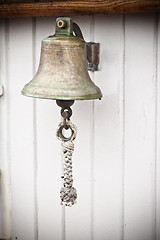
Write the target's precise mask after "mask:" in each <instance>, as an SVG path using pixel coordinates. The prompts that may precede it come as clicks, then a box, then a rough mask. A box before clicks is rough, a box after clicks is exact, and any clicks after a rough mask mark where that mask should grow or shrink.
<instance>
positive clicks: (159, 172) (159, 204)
mask: <svg viewBox="0 0 160 240" xmlns="http://www.w3.org/2000/svg"><path fill="white" fill-rule="evenodd" d="M157 27H158V29H157V30H158V33H157V37H158V38H157V40H158V42H157V62H156V64H157V66H156V67H157V76H156V77H157V126H156V127H157V146H156V151H157V152H156V154H157V156H156V240H158V239H160V148H159V145H160V64H159V63H160V15H159V16H158V25H157Z"/></svg>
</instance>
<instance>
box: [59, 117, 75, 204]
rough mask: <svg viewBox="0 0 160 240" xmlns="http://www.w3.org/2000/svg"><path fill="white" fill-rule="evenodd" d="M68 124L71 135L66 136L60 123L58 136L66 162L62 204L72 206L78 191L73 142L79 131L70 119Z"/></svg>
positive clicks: (61, 195)
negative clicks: (76, 187) (74, 168)
mask: <svg viewBox="0 0 160 240" xmlns="http://www.w3.org/2000/svg"><path fill="white" fill-rule="evenodd" d="M67 125H68V126H69V128H70V129H71V131H72V134H71V137H69V138H65V137H64V135H63V134H62V130H63V128H64V126H63V123H60V124H59V127H58V130H57V137H58V139H59V140H61V145H62V155H63V162H64V177H63V181H64V182H63V186H64V187H63V188H61V190H60V198H61V204H62V205H64V206H69V207H71V206H72V205H73V204H75V203H76V199H77V191H76V189H75V188H74V187H73V176H72V154H73V151H74V143H73V142H72V141H73V140H74V139H75V137H76V133H77V129H76V127H75V126H74V125H73V124H72V123H71V122H70V121H68V123H67Z"/></svg>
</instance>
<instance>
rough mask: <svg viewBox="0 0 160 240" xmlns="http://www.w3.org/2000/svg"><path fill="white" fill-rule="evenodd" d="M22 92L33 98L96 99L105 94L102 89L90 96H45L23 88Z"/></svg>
mask: <svg viewBox="0 0 160 240" xmlns="http://www.w3.org/2000/svg"><path fill="white" fill-rule="evenodd" d="M21 94H22V95H23V96H27V97H32V98H40V99H48V100H94V99H102V97H103V95H102V93H101V91H100V92H99V93H97V94H92V95H88V96H85V95H84V96H74V97H70V96H63V97H62V96H54V97H51V96H50V97H49V96H48V97H45V96H41V95H35V94H28V93H26V92H24V91H23V90H22V91H21Z"/></svg>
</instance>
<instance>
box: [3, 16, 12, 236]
mask: <svg viewBox="0 0 160 240" xmlns="http://www.w3.org/2000/svg"><path fill="white" fill-rule="evenodd" d="M9 29H10V26H9V19H5V41H6V45H5V79H6V87H7V98H6V101H7V102H6V105H7V110H6V119H7V124H6V128H7V129H6V135H7V136H6V137H7V141H6V142H7V148H8V149H9V151H7V152H6V156H7V161H8V175H9V176H8V181H9V186H8V195H9V205H10V206H9V207H10V210H11V204H12V196H11V189H12V186H11V156H10V149H11V142H10V139H11V137H10V136H11V131H10V97H9V92H10V85H9V69H10V65H9V45H10V38H9ZM10 216H11V214H10ZM11 229H12V227H11V219H10V222H9V230H10V234H11Z"/></svg>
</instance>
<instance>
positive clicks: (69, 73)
mask: <svg viewBox="0 0 160 240" xmlns="http://www.w3.org/2000/svg"><path fill="white" fill-rule="evenodd" d="M64 19H65V21H63V18H58V19H57V25H56V33H55V35H53V36H49V37H47V38H45V39H43V40H42V46H41V57H40V64H39V68H38V71H37V73H36V75H35V77H34V78H33V79H32V81H30V82H29V83H28V84H26V85H25V87H24V88H23V90H22V94H23V95H25V96H29V97H35V98H46V99H60V100H85V99H97V98H99V99H100V98H101V97H102V93H101V91H100V89H99V88H98V87H97V86H96V85H95V84H94V83H93V82H92V80H91V79H90V77H89V74H88V70H87V59H86V43H85V41H83V40H82V39H80V38H78V37H76V36H74V35H73V27H72V20H71V19H70V18H64Z"/></svg>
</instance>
